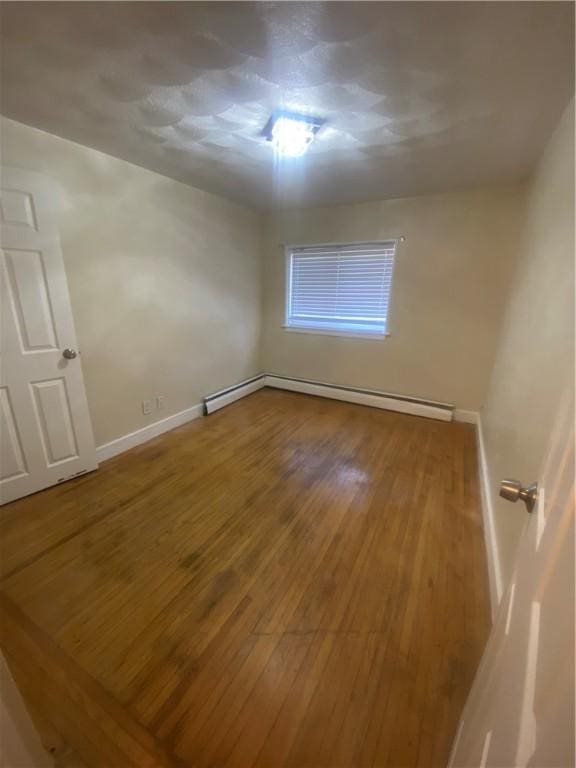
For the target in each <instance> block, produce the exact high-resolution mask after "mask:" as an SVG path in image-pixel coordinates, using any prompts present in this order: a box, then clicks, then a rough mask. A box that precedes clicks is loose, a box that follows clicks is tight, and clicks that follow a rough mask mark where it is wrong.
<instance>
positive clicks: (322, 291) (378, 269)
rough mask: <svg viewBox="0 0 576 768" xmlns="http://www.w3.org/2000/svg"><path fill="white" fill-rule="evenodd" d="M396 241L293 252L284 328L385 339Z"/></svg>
mask: <svg viewBox="0 0 576 768" xmlns="http://www.w3.org/2000/svg"><path fill="white" fill-rule="evenodd" d="M395 255H396V240H388V241H386V242H382V243H368V244H366V243H362V244H347V245H335V246H309V247H299V248H291V249H289V252H288V258H289V264H288V273H289V274H288V296H287V312H286V324H287V325H288V326H289V327H294V328H303V329H305V328H310V329H317V330H327V331H330V330H332V331H343V332H347V333H354V332H356V333H362V334H364V333H374V334H385V333H386V331H387V322H388V307H389V304H390V291H391V288H392V274H393V270H394V257H395Z"/></svg>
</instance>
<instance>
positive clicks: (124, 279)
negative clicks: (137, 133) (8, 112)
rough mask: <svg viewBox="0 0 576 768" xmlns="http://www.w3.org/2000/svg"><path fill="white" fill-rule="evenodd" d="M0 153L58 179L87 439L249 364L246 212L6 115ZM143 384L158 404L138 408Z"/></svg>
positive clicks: (254, 222) (251, 271) (255, 303)
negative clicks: (90, 432)
mask: <svg viewBox="0 0 576 768" xmlns="http://www.w3.org/2000/svg"><path fill="white" fill-rule="evenodd" d="M2 162H3V163H4V164H5V165H10V166H15V167H19V168H25V169H28V170H34V171H40V172H43V173H45V174H47V175H49V176H51V177H52V178H54V179H56V180H57V181H58V182H59V183H60V185H61V187H62V189H63V207H62V212H61V216H60V222H59V224H60V234H61V241H62V249H63V253H64V260H65V263H66V272H67V276H68V283H69V287H70V294H71V300H72V309H73V312H74V318H75V322H76V330H77V334H78V339H79V346H80V349H81V352H82V366H83V370H84V377H85V381H86V389H87V394H88V402H89V406H90V412H91V416H92V423H93V426H94V432H95V436H96V443H97V444H98V445H101V444H103V443H106V442H107V441H109V440H112V439H113V438H116V437H119V436H121V435H124V434H126V433H128V432H131V431H133V430H136V429H139V428H140V427H143V426H145V425H147V424H149V423H151V422H152V421H154V420H157V419H159V418H164V417H165V416H169V415H170V414H173V413H176V412H178V411H181V410H183V409H185V408H188V407H189V406H192V405H194V404H196V403H198V402H200V400H201V397H202V396H203V395H205V394H208V393H210V392H212V391H214V390H216V389H219V388H222V387H224V386H228V385H230V384H232V383H234V382H236V381H238V380H241V379H243V378H246V377H247V376H250V375H253V374H254V373H256V372H258V370H259V341H260V338H259V336H260V296H261V291H260V252H259V248H260V242H259V238H260V222H259V219H258V217H257V215H256V214H254V213H253V212H251V211H249V210H247V209H245V208H242V207H240V206H238V205H236V204H233V203H230V202H228V201H226V200H223V199H222V198H219V197H216V196H214V195H210V194H208V193H205V192H201V191H199V190H196V189H192V188H190V187H187V186H185V185H184V184H180V183H178V182H175V181H172V180H170V179H167V178H165V177H163V176H160V175H158V174H156V173H152V172H151V171H147V170H144V169H142V168H139V167H137V166H134V165H131V164H130V163H126V162H123V161H122V160H118V159H116V158H113V157H110V156H108V155H104V154H102V153H100V152H96V151H94V150H92V149H88V148H86V147H82V146H80V145H78V144H74V143H72V142H69V141H66V140H64V139H60V138H57V137H56V136H52V135H50V134H47V133H43V132H41V131H38V130H35V129H33V128H29V127H27V126H24V125H21V124H19V123H15V122H13V121H11V120H2ZM154 395H164V397H165V409H164V410H163V411H157V412H156V413H155V414H153V415H152V416H143V414H142V411H141V401H142V400H143V399H147V398H150V397H153V396H154Z"/></svg>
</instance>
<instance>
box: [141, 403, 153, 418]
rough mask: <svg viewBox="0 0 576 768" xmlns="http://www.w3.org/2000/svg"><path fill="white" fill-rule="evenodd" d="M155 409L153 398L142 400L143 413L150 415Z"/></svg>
mask: <svg viewBox="0 0 576 768" xmlns="http://www.w3.org/2000/svg"><path fill="white" fill-rule="evenodd" d="M153 410H154V406H153V404H152V400H142V413H143V414H144V416H149V415H150V414H151V413H152V411H153Z"/></svg>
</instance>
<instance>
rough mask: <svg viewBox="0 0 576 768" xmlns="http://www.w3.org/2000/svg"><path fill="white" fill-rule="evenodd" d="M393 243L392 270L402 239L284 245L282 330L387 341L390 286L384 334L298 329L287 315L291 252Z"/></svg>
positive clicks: (290, 283) (289, 296)
mask: <svg viewBox="0 0 576 768" xmlns="http://www.w3.org/2000/svg"><path fill="white" fill-rule="evenodd" d="M391 242H394V243H395V244H396V245H395V250H394V268H395V267H396V258H397V256H398V249H399V245H400V243H403V242H404V237H386V238H382V239H381V240H355V241H350V242H348V241H344V242H332V243H284V244H283V248H284V322H283V324H282V328H283V329H284V330H285V331H287V332H288V333H307V334H312V335H315V336H339V337H341V338H345V339H350V338H352V339H369V340H370V341H384V340H385V339H388V338H389V337H390V336H391V334H390V331H389V330H388V328H389V322H388V321H389V318H390V308H391V302H392V286H393V283H392V285H391V286H390V297H389V302H388V315H387V316H386V332H385V333H376V332H375V333H370V332H368V331H346V330H343V329H341V328H334V329H329V328H314V327H308V328H306V327H299V326H296V325H290V324H289V322H288V320H289V314H290V304H291V300H292V252H293V251H294V250H296V249H297V248H335V247H336V248H342V247H345V246H363V245H381V244H382V243H391Z"/></svg>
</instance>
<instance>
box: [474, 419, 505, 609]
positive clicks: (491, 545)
mask: <svg viewBox="0 0 576 768" xmlns="http://www.w3.org/2000/svg"><path fill="white" fill-rule="evenodd" d="M476 438H477V441H478V475H479V478H480V494H481V497H482V517H483V521H484V541H485V544H486V556H487V560H488V581H489V584H490V606H491V610H492V620H494V617H495V616H496V611H497V609H498V606H499V605H500V600H501V598H502V570H501V567H500V557H499V554H498V541H497V539H496V526H495V523H494V505H493V504H492V493H491V487H492V483H491V479H490V470H489V467H488V459H487V456H486V445H485V442H484V433H483V431H482V419H481V417H480V414H478V421H477V424H476Z"/></svg>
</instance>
